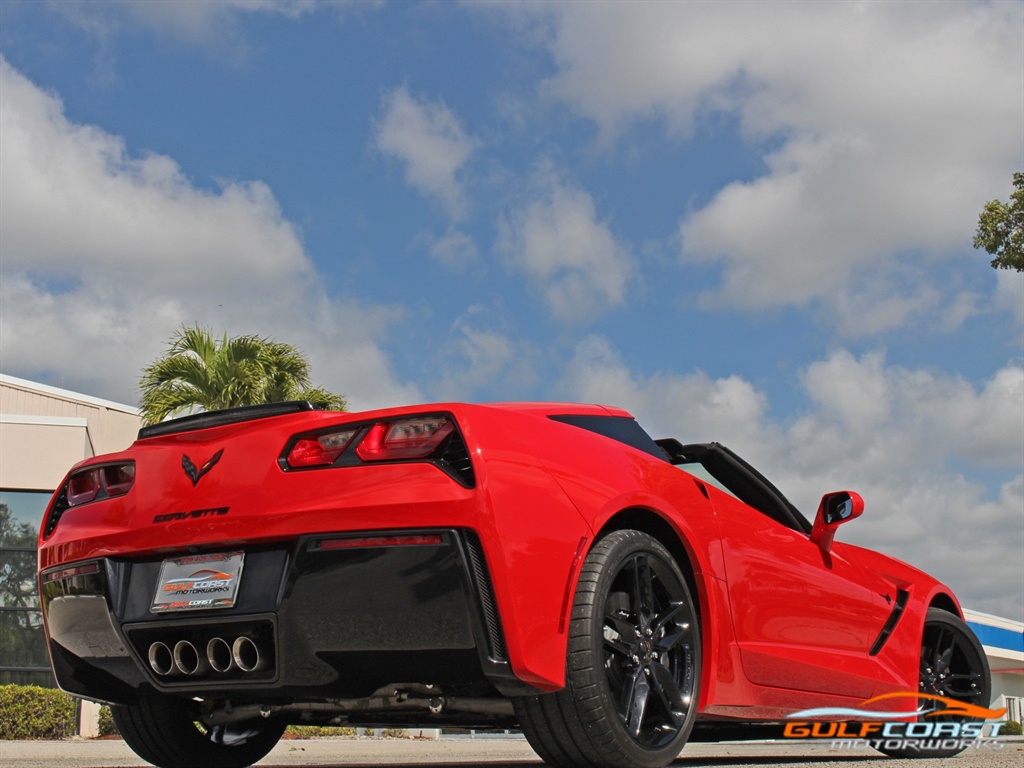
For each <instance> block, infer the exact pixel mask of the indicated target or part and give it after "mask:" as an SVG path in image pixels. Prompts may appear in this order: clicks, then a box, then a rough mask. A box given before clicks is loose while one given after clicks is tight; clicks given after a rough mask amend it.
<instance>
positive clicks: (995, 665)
mask: <svg viewBox="0 0 1024 768" xmlns="http://www.w3.org/2000/svg"><path fill="white" fill-rule="evenodd" d="M964 618H965V619H966V620H967V625H968V626H969V627H970V628H971V629H973V630H974V634H975V635H977V636H978V639H979V640H980V641H981V647H982V648H984V649H985V655H986V656H988V664H989V667H991V669H992V703H991V705H990V706H991V707H992V709H1002V708H1003V707H1006V719H1007V720H1016V721H1017V722H1018V723H1019V722H1021V721H1022V719H1024V711H1022V705H1024V623H1021V622H1019V621H1011V620H1010V619H1004V618H1001V617H999V616H990V615H989V614H987V613H978V612H977V611H969V610H967V609H966V608H965V609H964Z"/></svg>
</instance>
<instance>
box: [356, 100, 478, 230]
mask: <svg viewBox="0 0 1024 768" xmlns="http://www.w3.org/2000/svg"><path fill="white" fill-rule="evenodd" d="M375 138H376V143H377V149H379V150H380V151H381V152H382V153H384V154H385V155H390V156H392V157H396V158H398V159H399V160H401V161H402V162H403V163H404V165H405V180H406V181H407V182H408V183H409V185H410V186H412V187H414V188H415V189H416V190H417V191H418V192H420V194H422V195H424V196H425V197H428V198H431V199H434V200H437V201H438V202H440V203H441V204H442V205H443V206H444V208H445V210H447V212H448V214H449V215H450V216H451V217H452V218H454V219H459V218H461V217H462V216H463V215H464V214H465V212H466V200H465V192H464V189H463V180H462V178H461V177H462V172H463V167H464V166H465V164H466V161H467V160H469V157H470V156H471V155H472V154H473V152H474V150H475V149H476V147H477V142H476V140H475V139H473V138H472V137H470V136H469V135H467V134H466V132H465V130H464V129H463V127H462V123H461V122H460V121H459V119H458V117H457V116H456V115H455V113H454V112H452V111H451V110H450V109H449V108H448V107H447V106H446V105H445V104H444V103H443V102H430V101H426V100H418V99H416V98H415V97H414V96H413V95H412V94H410V93H409V90H408V89H407V88H405V87H404V86H403V87H402V88H396V89H395V90H394V91H392V92H391V93H389V94H387V95H386V96H385V97H384V100H383V105H382V115H381V118H380V120H379V121H378V123H377V125H376V137H375Z"/></svg>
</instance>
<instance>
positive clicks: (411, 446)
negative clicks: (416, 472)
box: [356, 416, 455, 461]
mask: <svg viewBox="0 0 1024 768" xmlns="http://www.w3.org/2000/svg"><path fill="white" fill-rule="evenodd" d="M454 431H455V424H454V423H453V422H452V420H451V419H450V418H449V417H447V416H416V417H414V418H409V419H397V420H395V421H384V422H380V423H378V424H374V425H373V426H372V427H370V431H369V432H367V434H366V437H364V438H363V439H362V441H361V442H360V443H359V445H358V446H357V447H356V455H358V456H359V458H360V459H362V460H363V461H388V460H391V459H424V458H426V457H427V456H429V455H430V454H432V453H433V452H434V451H436V450H437V448H438V446H440V445H441V443H442V442H443V441H444V439H445V438H446V437H448V435H450V434H451V433H452V432H454Z"/></svg>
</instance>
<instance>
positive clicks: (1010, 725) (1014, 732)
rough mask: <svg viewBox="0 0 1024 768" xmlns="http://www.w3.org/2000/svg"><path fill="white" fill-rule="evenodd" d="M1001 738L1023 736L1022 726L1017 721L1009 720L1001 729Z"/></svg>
mask: <svg viewBox="0 0 1024 768" xmlns="http://www.w3.org/2000/svg"><path fill="white" fill-rule="evenodd" d="M999 735H1000V736H1021V735H1024V733H1022V732H1021V724H1020V723H1018V722H1017V721H1016V720H1007V721H1006V722H1005V723H1004V724H1003V727H1002V728H1000V729H999Z"/></svg>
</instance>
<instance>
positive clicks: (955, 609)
mask: <svg viewBox="0 0 1024 768" xmlns="http://www.w3.org/2000/svg"><path fill="white" fill-rule="evenodd" d="M928 607H929V608H938V609H939V610H942V611H946V612H947V613H952V614H953V615H954V616H956V617H957V618H958V619H960V620H961V621H962V620H963V618H964V615H963V612H962V611H961V610H960V606H959V605H958V604H957V602H956V600H955V599H954V597H953V596H952V595H951V594H949V593H948V592H936V593H935V594H934V595H932V599H931V600H930V601H929V603H928Z"/></svg>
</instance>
